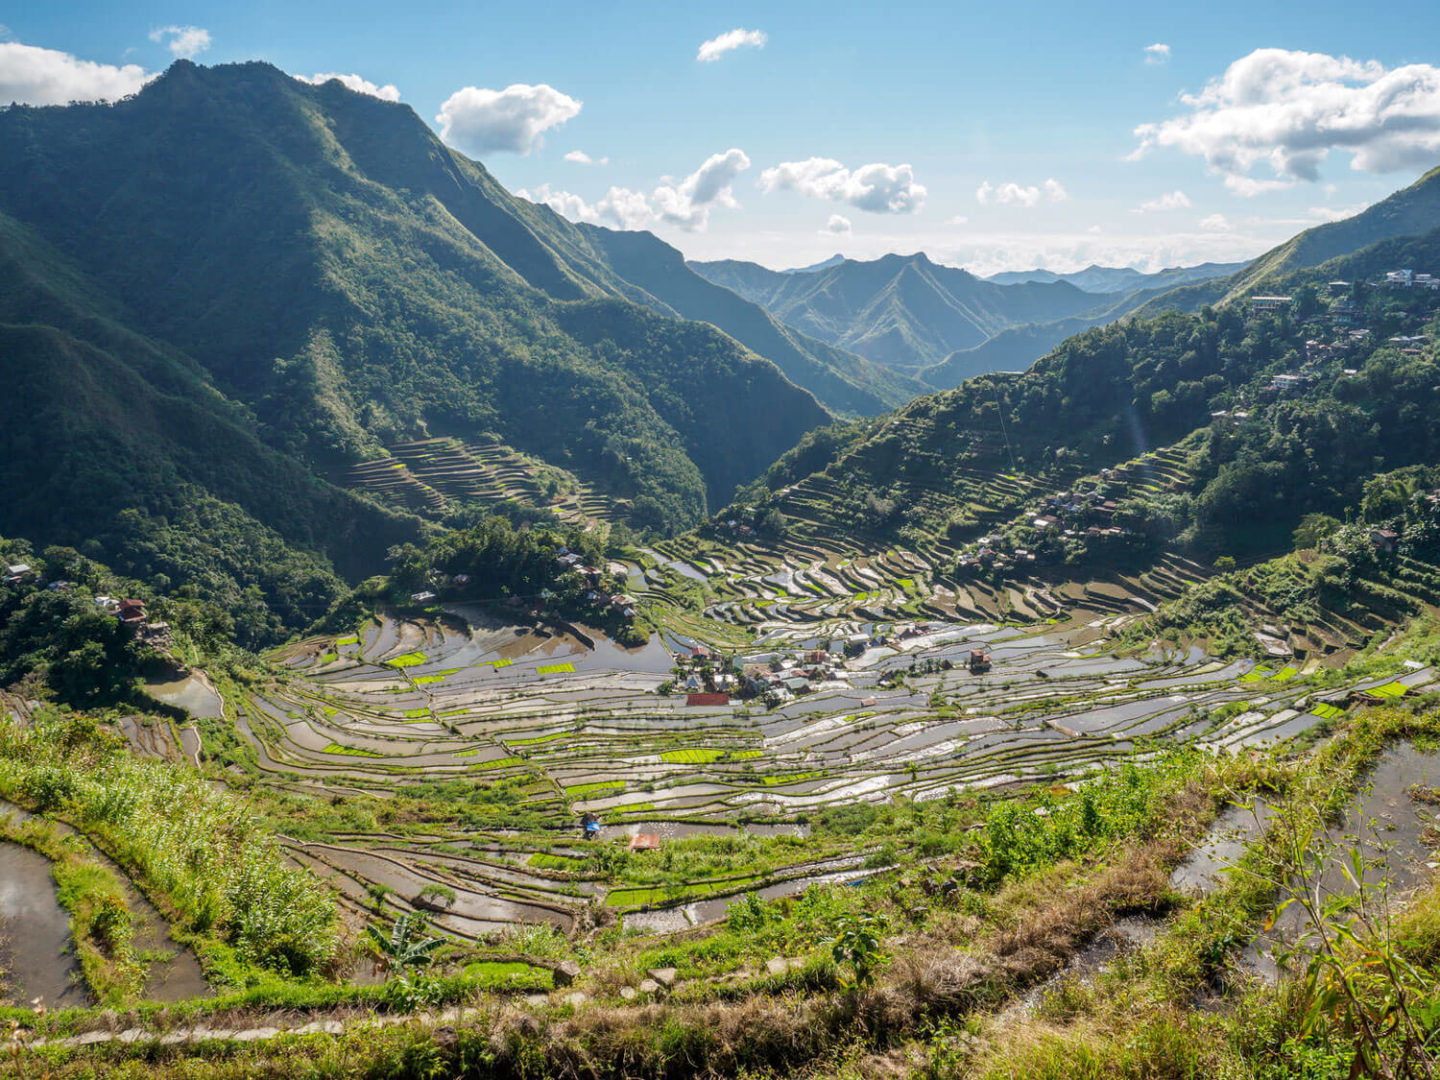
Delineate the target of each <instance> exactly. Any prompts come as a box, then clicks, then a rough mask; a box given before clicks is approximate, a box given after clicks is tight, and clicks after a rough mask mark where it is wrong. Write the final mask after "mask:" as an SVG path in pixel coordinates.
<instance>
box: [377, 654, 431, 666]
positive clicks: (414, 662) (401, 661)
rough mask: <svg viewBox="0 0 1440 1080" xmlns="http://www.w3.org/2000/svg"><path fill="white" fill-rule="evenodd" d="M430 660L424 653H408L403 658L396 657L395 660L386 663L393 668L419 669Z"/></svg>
mask: <svg viewBox="0 0 1440 1080" xmlns="http://www.w3.org/2000/svg"><path fill="white" fill-rule="evenodd" d="M429 659H430V658H429V657H428V656H426V655H425V654H424V653H423V652H407V653H405V654H404V655H403V656H397V657H395V658H394V659H393V660H386V661H385V663H387V664H389V665H390V666H391V667H396V668H407V667H418V666H419V665H421V664H423V663H425V662H426V661H427V660H429Z"/></svg>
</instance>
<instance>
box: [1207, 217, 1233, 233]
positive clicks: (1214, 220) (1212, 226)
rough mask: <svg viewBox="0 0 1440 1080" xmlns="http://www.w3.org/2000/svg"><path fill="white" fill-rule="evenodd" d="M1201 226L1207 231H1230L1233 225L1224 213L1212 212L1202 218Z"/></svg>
mask: <svg viewBox="0 0 1440 1080" xmlns="http://www.w3.org/2000/svg"><path fill="white" fill-rule="evenodd" d="M1200 228H1202V229H1204V230H1205V231H1206V232H1229V231H1230V229H1231V228H1232V226H1231V224H1230V219H1229V218H1227V217H1226V216H1225V215H1224V214H1211V215H1210V216H1209V217H1204V218H1201V219H1200Z"/></svg>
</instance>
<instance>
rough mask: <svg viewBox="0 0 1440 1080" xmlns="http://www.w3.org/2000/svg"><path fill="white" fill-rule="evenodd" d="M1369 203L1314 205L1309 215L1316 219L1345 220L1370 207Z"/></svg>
mask: <svg viewBox="0 0 1440 1080" xmlns="http://www.w3.org/2000/svg"><path fill="white" fill-rule="evenodd" d="M1369 205H1370V204H1369V203H1353V204H1352V205H1350V206H1312V207H1310V210H1309V212H1308V214H1307V215H1306V216H1307V217H1309V218H1311V219H1312V220H1314V221H1344V220H1345V219H1346V218H1350V217H1354V216H1355V215H1356V214H1358V213H1360V211H1362V210H1364V209H1365V208H1366V207H1368V206H1369Z"/></svg>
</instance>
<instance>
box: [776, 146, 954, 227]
mask: <svg viewBox="0 0 1440 1080" xmlns="http://www.w3.org/2000/svg"><path fill="white" fill-rule="evenodd" d="M759 187H760V190H761V191H763V192H765V193H766V194H770V193H771V192H775V191H797V192H799V193H800V194H801V195H807V196H809V197H810V198H812V199H830V200H832V201H834V202H843V203H846V204H848V205H850V206H853V207H855V209H857V210H865V211H868V212H869V213H872V214H913V213H915V212H916V211H917V210H919V209H920V207H921V206H922V205H924V203H925V195H926V191H925V187H924V185H923V184H917V183H916V182H915V170H914V169H912V168H911V167H910V166H909V165H884V164H881V163H879V162H875V163H872V164H870V165H862V166H860V167H859V168H858V169H855V170H853V171H852V170H850V169H847V168H846V167H845V166H844V165H842V164H840V162H838V161H835V160H833V159H832V158H818V157H813V158H807V159H806V160H804V161H785V162H781V163H780V164H779V165H776V166H775V167H774V168H770V169H766V170H765V171H764V172H762V173H761V174H760V181H759Z"/></svg>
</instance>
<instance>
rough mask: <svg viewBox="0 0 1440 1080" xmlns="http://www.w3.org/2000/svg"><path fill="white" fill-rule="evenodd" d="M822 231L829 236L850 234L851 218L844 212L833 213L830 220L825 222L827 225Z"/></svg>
mask: <svg viewBox="0 0 1440 1080" xmlns="http://www.w3.org/2000/svg"><path fill="white" fill-rule="evenodd" d="M820 231H821V233H824V234H826V235H829V236H849V235H850V219H849V218H847V217H845V216H844V215H843V214H831V215H830V220H829V221H827V222H825V227H824V228H823V229H821V230H820Z"/></svg>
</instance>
